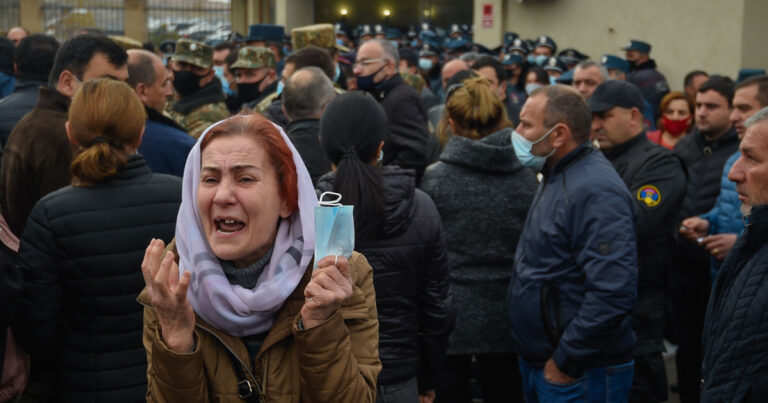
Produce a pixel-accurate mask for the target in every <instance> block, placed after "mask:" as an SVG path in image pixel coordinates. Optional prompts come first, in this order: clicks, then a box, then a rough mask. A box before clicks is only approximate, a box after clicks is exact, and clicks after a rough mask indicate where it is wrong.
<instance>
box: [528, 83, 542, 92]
mask: <svg viewBox="0 0 768 403" xmlns="http://www.w3.org/2000/svg"><path fill="white" fill-rule="evenodd" d="M541 87H543V85H541V84H538V83H530V84H526V85H525V92H527V93H528V95H531V93H532V92H533V91H536V90H537V89H539V88H541Z"/></svg>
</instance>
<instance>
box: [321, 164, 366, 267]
mask: <svg viewBox="0 0 768 403" xmlns="http://www.w3.org/2000/svg"><path fill="white" fill-rule="evenodd" d="M355 158H357V157H355ZM329 196H330V197H329ZM328 199H331V200H328ZM353 210H354V206H343V205H342V204H341V195H340V194H338V193H333V192H325V193H323V194H322V195H320V201H319V205H318V206H315V265H314V267H313V269H317V262H319V261H320V259H322V258H324V257H326V256H345V257H347V258H348V257H350V256H352V251H353V250H354V249H355V219H354V214H353Z"/></svg>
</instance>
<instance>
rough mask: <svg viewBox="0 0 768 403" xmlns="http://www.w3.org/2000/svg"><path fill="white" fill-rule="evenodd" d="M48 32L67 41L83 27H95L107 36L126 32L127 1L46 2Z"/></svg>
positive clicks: (45, 16) (80, 0) (53, 0)
mask: <svg viewBox="0 0 768 403" xmlns="http://www.w3.org/2000/svg"><path fill="white" fill-rule="evenodd" d="M43 18H44V19H45V32H46V33H47V34H49V35H53V36H54V37H56V39H59V40H65V39H68V38H70V37H72V35H73V34H74V33H75V32H77V31H78V30H81V29H84V28H95V29H98V30H100V31H102V32H104V33H105V34H107V35H123V34H124V33H125V1H124V0H92V1H88V0H45V3H44V4H43Z"/></svg>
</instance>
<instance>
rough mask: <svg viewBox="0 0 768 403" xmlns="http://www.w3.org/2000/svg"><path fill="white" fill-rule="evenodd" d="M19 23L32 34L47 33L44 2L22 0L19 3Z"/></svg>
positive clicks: (40, 0)
mask: <svg viewBox="0 0 768 403" xmlns="http://www.w3.org/2000/svg"><path fill="white" fill-rule="evenodd" d="M19 22H20V23H21V26H22V27H24V28H26V29H27V30H28V31H29V32H30V33H33V34H38V33H42V32H45V27H44V26H43V0H21V1H20V2H19Z"/></svg>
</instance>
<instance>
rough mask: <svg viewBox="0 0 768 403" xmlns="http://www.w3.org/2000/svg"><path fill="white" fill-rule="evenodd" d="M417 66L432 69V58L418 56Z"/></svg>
mask: <svg viewBox="0 0 768 403" xmlns="http://www.w3.org/2000/svg"><path fill="white" fill-rule="evenodd" d="M419 68H420V69H422V70H432V59H425V58H423V57H420V58H419Z"/></svg>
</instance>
